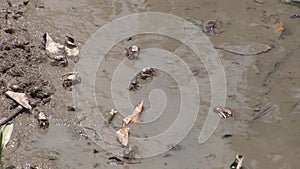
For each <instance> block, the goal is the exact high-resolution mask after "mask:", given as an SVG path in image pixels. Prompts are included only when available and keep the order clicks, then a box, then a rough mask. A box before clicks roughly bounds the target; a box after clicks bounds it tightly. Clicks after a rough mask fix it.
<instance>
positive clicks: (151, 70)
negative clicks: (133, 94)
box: [139, 67, 155, 80]
mask: <svg viewBox="0 0 300 169" xmlns="http://www.w3.org/2000/svg"><path fill="white" fill-rule="evenodd" d="M139 75H140V77H141V79H143V80H146V79H147V78H148V77H153V76H154V75H155V70H154V68H151V67H149V68H144V69H143V70H142V71H141V72H140V73H139Z"/></svg>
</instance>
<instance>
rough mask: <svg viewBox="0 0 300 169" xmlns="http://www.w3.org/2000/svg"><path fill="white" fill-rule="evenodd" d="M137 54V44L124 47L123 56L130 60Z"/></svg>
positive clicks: (138, 49)
mask: <svg viewBox="0 0 300 169" xmlns="http://www.w3.org/2000/svg"><path fill="white" fill-rule="evenodd" d="M139 54H140V48H139V47H137V46H134V45H132V46H130V47H129V48H125V56H126V57H127V58H128V59H130V60H133V59H135V58H137V57H138V56H139Z"/></svg>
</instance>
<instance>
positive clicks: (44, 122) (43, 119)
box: [37, 112, 49, 129]
mask: <svg viewBox="0 0 300 169" xmlns="http://www.w3.org/2000/svg"><path fill="white" fill-rule="evenodd" d="M37 120H38V123H39V127H40V128H43V129H46V128H48V127H49V120H48V118H47V115H46V114H45V113H43V112H39V114H38V116H37Z"/></svg>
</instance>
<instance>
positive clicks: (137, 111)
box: [123, 100, 144, 126]
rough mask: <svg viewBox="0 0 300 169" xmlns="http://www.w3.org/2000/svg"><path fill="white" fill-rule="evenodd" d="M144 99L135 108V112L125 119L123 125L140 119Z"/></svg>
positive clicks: (134, 122)
mask: <svg viewBox="0 0 300 169" xmlns="http://www.w3.org/2000/svg"><path fill="white" fill-rule="evenodd" d="M143 106H144V101H143V100H142V101H141V102H140V103H139V104H138V105H137V106H136V107H135V108H134V110H133V112H132V113H131V114H130V115H129V116H127V117H125V118H124V119H123V126H127V125H129V124H136V123H137V122H138V121H139V119H140V113H141V112H142V111H143Z"/></svg>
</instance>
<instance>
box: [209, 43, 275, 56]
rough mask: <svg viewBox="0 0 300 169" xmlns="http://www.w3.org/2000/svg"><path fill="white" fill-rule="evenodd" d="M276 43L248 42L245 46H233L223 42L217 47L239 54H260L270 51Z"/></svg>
mask: <svg viewBox="0 0 300 169" xmlns="http://www.w3.org/2000/svg"><path fill="white" fill-rule="evenodd" d="M273 47H274V45H272V44H262V43H248V44H246V45H243V46H233V45H228V44H227V43H223V44H220V45H217V46H215V48H216V49H222V50H225V51H227V52H230V53H233V54H238V55H258V54H261V53H266V52H268V51H270V50H271V49H272V48H273Z"/></svg>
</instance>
